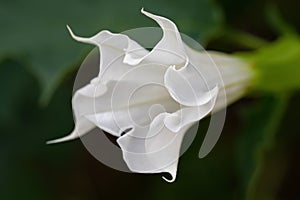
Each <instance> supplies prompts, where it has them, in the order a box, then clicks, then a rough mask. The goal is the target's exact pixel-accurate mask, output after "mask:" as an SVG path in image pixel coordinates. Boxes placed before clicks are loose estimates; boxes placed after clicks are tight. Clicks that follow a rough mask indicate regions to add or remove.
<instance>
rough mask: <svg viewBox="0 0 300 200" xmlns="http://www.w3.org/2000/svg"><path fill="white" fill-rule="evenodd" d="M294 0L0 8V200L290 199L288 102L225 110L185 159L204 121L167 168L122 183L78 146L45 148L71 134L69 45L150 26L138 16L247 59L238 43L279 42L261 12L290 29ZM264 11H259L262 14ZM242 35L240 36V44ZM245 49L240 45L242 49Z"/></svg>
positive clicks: (295, 194)
mask: <svg viewBox="0 0 300 200" xmlns="http://www.w3.org/2000/svg"><path fill="white" fill-rule="evenodd" d="M299 6H300V4H299V2H298V1H296V0H284V1H283V0H270V1H261V0H248V1H246V0H243V1H242V0H240V1H236V0H216V1H212V0H185V1H180V0H176V1H174V0H173V1H171V0H161V1H158V0H147V1H146V0H124V1H117V0H111V1H103V0H75V1H71V0H66V1H58V0H53V1H34V0H28V1H21V0H14V1H8V0H0V91H1V96H0V199H72V200H76V199H79V200H81V199H117V198H118V199H222V200H226V199H230V200H231V199H238V200H239V199H245V198H248V199H257V200H259V199H263V200H269V199H298V198H299V196H300V195H299V193H300V192H299V186H300V184H299V180H300V172H299V171H298V169H299V168H300V162H299V160H298V159H299V158H298V157H299V156H298V155H299V153H300V149H299V148H298V146H299V141H300V135H299V133H300V131H299V122H298V121H299V117H300V113H299V108H300V107H299V103H298V102H299V100H300V94H299V93H297V92H293V93H291V94H289V95H288V97H287V96H282V95H280V96H279V95H274V94H255V95H251V96H249V97H247V98H244V99H242V100H240V101H239V102H237V103H235V104H234V105H232V106H230V107H229V108H228V109H227V118H226V123H225V128H224V131H223V133H222V136H221V138H220V140H219V142H218V143H217V145H216V146H215V148H214V149H213V151H212V152H211V153H210V154H209V155H208V156H207V157H205V158H204V159H199V158H198V157H197V155H198V151H199V148H200V145H201V142H202V139H203V133H204V131H201V130H202V129H203V130H205V127H206V126H207V123H208V121H209V118H207V119H205V120H203V121H202V122H201V123H200V127H201V128H200V130H199V134H198V135H197V138H196V139H195V141H194V142H193V144H192V146H191V147H190V149H189V150H188V151H187V153H186V154H184V155H183V156H182V157H181V159H180V163H179V166H178V177H177V180H176V182H175V183H173V184H168V183H166V182H165V181H163V180H162V178H161V176H162V174H156V175H143V174H127V173H122V172H118V171H115V170H113V169H110V168H108V167H106V166H104V165H103V164H101V163H100V162H98V161H97V160H96V159H94V158H93V157H92V156H91V155H90V154H89V153H88V152H87V150H86V149H85V148H84V146H83V145H82V143H81V141H80V140H75V141H72V142H67V143H62V144H57V145H46V144H45V142H46V141H47V140H49V139H53V138H58V137H61V136H63V135H66V134H68V133H69V132H70V131H71V130H72V128H73V118H72V109H71V98H72V87H73V81H74V79H75V76H76V72H77V70H78V68H79V66H80V63H81V62H82V60H83V58H84V56H85V55H87V53H88V52H89V51H90V50H91V49H92V47H91V46H88V45H84V44H80V43H77V42H75V41H73V40H72V39H71V37H70V36H69V34H68V33H67V30H66V28H65V25H66V24H69V25H70V26H71V27H72V28H73V29H74V31H75V33H78V34H79V35H82V36H91V35H93V34H95V33H97V32H98V31H100V30H103V29H108V30H111V31H112V32H122V31H125V30H128V29H131V28H137V27H145V26H157V25H156V24H155V23H154V22H153V21H152V20H150V19H148V18H146V17H145V16H143V15H142V14H141V13H140V9H141V8H142V7H145V9H146V10H147V11H150V12H153V13H156V14H159V15H162V16H166V17H167V18H169V19H171V20H173V21H174V22H175V23H176V24H177V25H178V28H179V30H180V31H181V32H183V33H185V34H187V35H189V36H190V37H192V38H193V39H195V40H197V41H198V42H200V43H201V44H202V45H204V46H206V47H207V49H211V50H220V51H224V52H236V51H251V50H253V49H256V48H258V47H259V45H260V43H259V42H258V44H257V45H256V43H255V42H254V43H249V42H247V39H243V38H245V37H246V38H248V39H249V35H248V34H250V35H253V36H255V37H259V38H262V39H264V40H266V41H267V42H272V41H274V40H276V39H277V38H278V37H279V36H280V33H278V32H277V31H276V29H275V28H274V26H273V25H272V20H270V17H268V16H269V14H270V12H271V11H270V10H272V8H274V7H275V8H278V11H279V13H280V14H281V16H282V18H283V19H284V20H285V21H286V22H288V23H289V24H291V25H292V26H293V27H294V28H296V29H297V30H299V28H300V16H299V14H298V11H299ZM268 13H269V14H268ZM245 35H246V36H245ZM245 41H246V42H245Z"/></svg>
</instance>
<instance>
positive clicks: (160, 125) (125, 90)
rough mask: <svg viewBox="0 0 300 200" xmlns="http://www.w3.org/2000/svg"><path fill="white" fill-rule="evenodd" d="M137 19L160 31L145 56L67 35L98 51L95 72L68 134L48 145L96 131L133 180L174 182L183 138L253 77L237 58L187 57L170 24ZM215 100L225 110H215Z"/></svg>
mask: <svg viewBox="0 0 300 200" xmlns="http://www.w3.org/2000/svg"><path fill="white" fill-rule="evenodd" d="M141 12H142V13H143V14H145V15H146V16H148V17H149V18H151V19H153V20H154V21H156V22H157V23H158V24H159V26H160V27H161V29H162V31H163V36H162V38H161V40H160V41H159V42H158V43H157V44H156V46H155V47H154V48H153V49H152V50H151V51H148V50H147V49H145V48H143V47H141V46H140V45H139V44H138V43H137V42H135V41H133V40H131V39H130V38H129V37H128V36H126V35H124V34H113V33H111V32H109V31H106V30H104V31H101V32H99V33H98V34H96V35H95V36H93V37H90V38H83V37H78V36H76V35H75V34H74V33H73V32H72V30H71V29H70V28H69V27H68V29H69V32H70V34H71V36H72V37H73V38H74V39H75V40H77V41H79V42H84V43H88V44H92V45H95V46H97V47H99V50H100V56H101V57H100V71H99V74H98V76H97V77H95V78H94V79H93V80H91V82H90V83H89V84H87V85H86V86H84V87H82V88H81V89H79V90H77V91H76V92H75V94H74V96H73V98H72V106H73V111H74V116H75V128H74V131H73V132H72V133H71V134H70V135H68V136H66V137H63V138H61V139H56V140H53V141H50V142H48V143H57V142H63V141H68V140H72V139H75V138H78V137H81V136H83V135H84V134H86V133H88V132H89V131H90V130H92V129H94V128H95V127H99V128H100V129H102V130H104V131H106V132H108V133H110V134H112V135H113V136H116V137H117V143H118V145H119V146H120V148H121V150H122V152H123V159H124V161H125V162H126V164H127V166H128V167H129V169H130V170H131V171H132V172H137V173H162V172H166V173H169V174H170V175H171V176H172V179H171V180H167V179H166V180H167V181H170V182H172V181H174V180H175V177H176V173H177V165H178V159H179V154H180V147H181V143H182V140H183V137H184V135H185V133H186V131H187V130H188V129H189V128H190V127H191V126H192V125H194V124H195V123H197V122H198V121H199V120H201V119H202V118H204V117H205V116H207V115H208V114H210V113H211V112H212V110H213V109H214V108H215V107H218V109H221V108H224V107H225V106H227V105H228V104H229V103H232V102H233V101H235V100H237V99H238V98H240V97H242V96H243V94H244V93H245V91H246V90H247V88H248V87H249V86H250V83H251V79H252V78H253V74H252V70H251V68H250V66H249V65H248V64H247V63H245V62H244V61H242V60H240V59H239V58H236V57H233V56H230V55H227V54H223V53H218V52H204V51H203V52H198V51H195V50H193V49H192V48H190V47H189V46H187V45H186V44H185V43H184V42H183V41H182V38H181V36H180V33H179V32H178V30H177V27H176V25H175V24H174V23H173V22H172V21H170V20H169V19H167V18H164V17H161V16H157V15H154V14H151V13H149V12H146V11H144V10H143V9H142V11H141ZM220 77H221V78H220ZM221 90H225V93H226V95H224V94H225V93H224V94H221V93H220V91H221ZM132 94H134V95H132ZM219 98H221V99H226V100H227V103H226V101H221V102H225V103H219V104H217V103H216V102H217V101H216V100H217V99H219Z"/></svg>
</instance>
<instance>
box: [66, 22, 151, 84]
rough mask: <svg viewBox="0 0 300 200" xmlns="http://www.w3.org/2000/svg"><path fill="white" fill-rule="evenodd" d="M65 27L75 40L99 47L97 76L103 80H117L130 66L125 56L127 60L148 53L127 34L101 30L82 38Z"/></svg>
mask: <svg viewBox="0 0 300 200" xmlns="http://www.w3.org/2000/svg"><path fill="white" fill-rule="evenodd" d="M67 28H68V30H69V32H70V34H71V36H72V37H73V38H74V39H75V40H77V41H79V42H84V43H88V44H93V45H96V46H97V47H99V50H100V72H99V78H100V79H101V81H103V82H105V81H109V80H117V79H118V78H119V77H120V76H122V75H123V74H124V73H126V72H127V71H128V70H130V69H131V68H132V67H131V66H129V65H128V64H127V63H126V62H124V60H125V58H126V60H128V59H129V58H128V57H132V58H134V57H143V56H145V55H147V54H148V53H149V51H148V50H146V49H145V48H143V47H142V46H140V45H139V44H138V43H137V42H135V41H134V40H131V39H130V38H129V37H128V36H127V35H123V34H113V33H111V32H109V31H101V32H99V33H98V34H96V35H95V36H93V37H90V38H83V37H79V36H76V35H75V34H74V33H73V32H72V30H71V28H70V27H69V26H67Z"/></svg>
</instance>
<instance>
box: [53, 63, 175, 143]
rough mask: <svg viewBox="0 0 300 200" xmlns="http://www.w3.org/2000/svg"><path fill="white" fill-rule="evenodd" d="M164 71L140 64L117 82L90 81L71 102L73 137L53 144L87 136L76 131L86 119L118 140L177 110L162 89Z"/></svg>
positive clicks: (153, 66) (161, 68) (97, 79)
mask: <svg viewBox="0 0 300 200" xmlns="http://www.w3.org/2000/svg"><path fill="white" fill-rule="evenodd" d="M165 70H166V68H165V67H161V66H157V65H154V64H152V65H143V66H139V67H133V68H132V69H131V70H130V71H128V72H127V73H125V74H124V75H123V76H122V77H120V80H118V81H108V82H107V83H103V82H101V81H99V78H95V79H93V80H92V81H91V83H90V84H88V85H86V86H85V87H83V88H81V89H79V90H78V91H76V93H75V94H74V96H73V99H72V105H73V112H74V115H75V122H76V125H75V130H74V132H76V134H72V137H71V136H69V137H65V138H64V140H56V141H66V140H68V139H74V138H76V136H77V137H78V136H82V135H84V134H85V133H87V132H83V131H80V130H81V129H79V128H80V126H81V122H82V121H86V120H88V121H89V122H90V123H92V124H93V127H99V128H101V129H103V130H104V131H106V132H108V133H111V134H112V135H114V136H117V137H119V136H120V135H121V134H122V133H123V132H124V131H125V130H127V129H132V128H134V129H136V130H137V129H143V128H144V127H147V126H149V124H150V123H151V121H152V119H153V118H154V117H155V116H156V115H158V114H159V113H161V112H164V111H167V112H174V111H176V110H178V109H179V104H178V103H177V102H175V101H174V100H173V99H172V97H171V96H170V95H169V93H168V91H167V90H166V88H165V87H164V86H163V76H164V73H165ZM157 108H158V109H157ZM78 127H79V128H78ZM83 130H86V129H83ZM74 132H73V133H74ZM141 133H143V132H142V131H141ZM141 137H143V136H141Z"/></svg>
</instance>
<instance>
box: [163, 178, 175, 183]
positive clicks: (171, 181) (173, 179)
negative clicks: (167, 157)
mask: <svg viewBox="0 0 300 200" xmlns="http://www.w3.org/2000/svg"><path fill="white" fill-rule="evenodd" d="M162 178H163V179H164V180H165V181H167V182H168V183H173V182H174V181H175V177H174V176H172V178H171V179H167V178H166V177H164V176H162Z"/></svg>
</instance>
